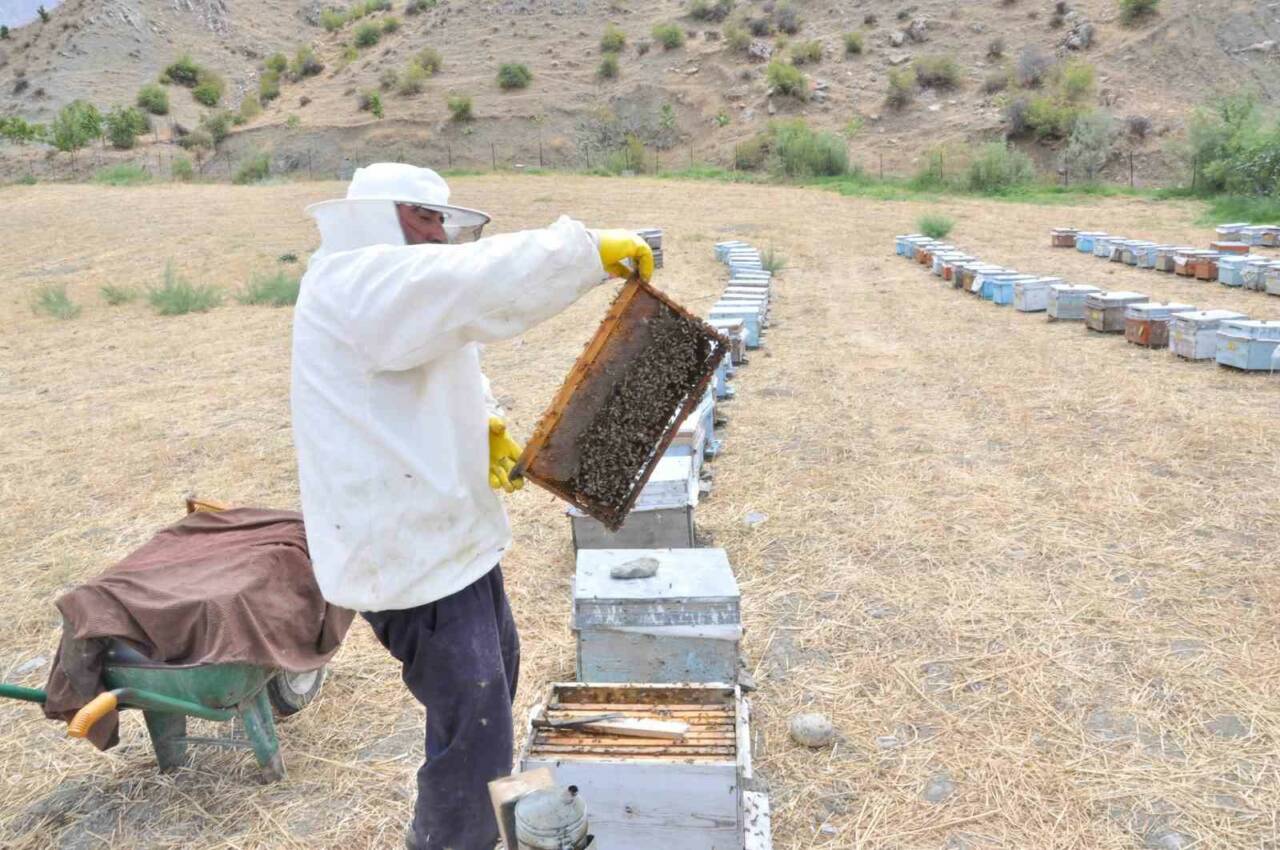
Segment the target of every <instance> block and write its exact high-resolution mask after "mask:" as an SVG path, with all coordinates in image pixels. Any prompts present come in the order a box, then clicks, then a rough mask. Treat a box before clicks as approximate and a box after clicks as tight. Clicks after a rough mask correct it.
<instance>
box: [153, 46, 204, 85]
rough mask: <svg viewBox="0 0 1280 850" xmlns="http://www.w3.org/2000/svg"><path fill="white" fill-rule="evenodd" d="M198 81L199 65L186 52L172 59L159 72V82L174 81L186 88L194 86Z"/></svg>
mask: <svg viewBox="0 0 1280 850" xmlns="http://www.w3.org/2000/svg"><path fill="white" fill-rule="evenodd" d="M199 81H200V66H199V65H197V64H196V63H195V60H194V59H192V58H191V56H190V55H189V54H186V53H184V54H182V55H181V56H179V57H178V58H177V59H175V60H173V62H171V63H170V64H169V65H168V66H167V67H166V68H165V69H164V71H162V72H161V74H160V82H162V83H176V84H178V85H180V86H186V87H187V88H195V85H196V83H198V82H199Z"/></svg>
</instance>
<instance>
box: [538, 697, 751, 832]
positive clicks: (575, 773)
mask: <svg viewBox="0 0 1280 850" xmlns="http://www.w3.org/2000/svg"><path fill="white" fill-rule="evenodd" d="M544 709H545V712H546V716H547V717H548V719H553V720H559V719H569V718H573V717H588V716H591V715H594V714H600V713H604V712H608V713H617V714H621V715H622V716H623V717H624V718H635V719H648V720H667V721H671V720H677V721H682V722H685V723H687V724H689V727H690V728H689V732H688V733H687V734H686V735H685V736H684V738H683V739H681V740H680V741H665V740H660V739H654V738H634V737H623V736H619V735H609V734H591V733H584V732H581V731H575V730H573V729H563V728H562V729H539V728H535V727H534V726H533V724H532V723H530V728H529V730H528V736H527V743H526V745H525V749H524V752H523V753H522V755H521V757H520V769H521V770H534V769H536V768H540V767H545V768H549V769H550V770H551V772H552V773H553V774H554V776H555V779H556V784H557V785H561V786H565V785H576V786H577V787H578V788H580V789H582V796H583V799H584V800H585V801H586V804H587V817H588V818H589V820H590V822H591V832H592V833H593V834H594V835H595V836H596V842H597V844H598V845H599V846H600V847H601V850H744V840H745V839H744V827H745V823H744V820H745V818H744V815H743V811H744V790H743V788H744V785H745V784H746V783H747V782H749V781H750V780H751V779H752V771H751V749H750V747H751V744H750V742H751V729H750V706H749V705H748V703H747V701H746V700H744V699H743V698H742V695H741V693H740V692H739V691H738V689H737V687H734V686H728V685H715V684H707V685H697V684H690V685H675V684H671V685H663V684H633V685H586V684H579V683H562V684H555V685H552V686H551V688H550V690H549V692H548V693H547V695H546V696H545V697H544V700H543V703H542V704H541V705H539V706H535V707H534V709H533V711H534V712H541V711H542V710H544ZM533 716H535V715H532V714H531V720H532V717H533Z"/></svg>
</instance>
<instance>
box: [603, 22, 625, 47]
mask: <svg viewBox="0 0 1280 850" xmlns="http://www.w3.org/2000/svg"><path fill="white" fill-rule="evenodd" d="M626 45H627V35H626V33H624V32H623V31H622V30H620V29H618V28H617V27H615V26H614V25H613V24H609V26H607V27H605V28H604V35H602V36H600V51H601V52H602V53H618V52H620V51H621V50H622V48H624V47H626Z"/></svg>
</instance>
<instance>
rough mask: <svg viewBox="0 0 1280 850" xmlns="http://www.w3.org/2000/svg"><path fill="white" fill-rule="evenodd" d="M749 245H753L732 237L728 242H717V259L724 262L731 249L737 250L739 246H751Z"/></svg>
mask: <svg viewBox="0 0 1280 850" xmlns="http://www.w3.org/2000/svg"><path fill="white" fill-rule="evenodd" d="M749 247H751V246H750V245H748V244H747V243H746V242H743V241H742V240H740V239H732V240H729V241H728V242H717V243H716V244H715V254H716V259H717V260H719V261H720V262H722V263H723V262H724V261H725V260H726V259H727V258H728V256H729V252H730V251H733V250H736V249H738V248H749Z"/></svg>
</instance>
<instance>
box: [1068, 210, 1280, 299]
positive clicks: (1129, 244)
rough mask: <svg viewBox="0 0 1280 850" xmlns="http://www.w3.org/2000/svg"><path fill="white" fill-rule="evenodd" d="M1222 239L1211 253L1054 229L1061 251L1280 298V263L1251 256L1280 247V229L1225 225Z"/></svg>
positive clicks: (1211, 246) (1219, 230)
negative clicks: (1264, 248) (1261, 249)
mask: <svg viewBox="0 0 1280 850" xmlns="http://www.w3.org/2000/svg"><path fill="white" fill-rule="evenodd" d="M1217 236H1218V239H1217V240H1215V241H1213V242H1210V243H1209V247H1208V248H1207V249H1206V248H1196V247H1193V246H1187V245H1168V244H1161V243H1158V242H1151V241H1147V240H1141V239H1126V238H1125V237H1123V236H1114V235H1111V234H1107V233H1099V232H1095V231H1077V230H1071V229H1069V228H1054V229H1053V230H1052V231H1050V237H1049V238H1050V244H1051V245H1052V246H1053V247H1055V248H1075V249H1076V250H1077V251H1080V252H1082V253H1085V254H1093V256H1095V257H1101V258H1103V259H1107V260H1110V261H1111V262H1114V263H1124V264H1125V265H1129V266H1134V267H1136V268H1140V269H1153V270H1155V271H1162V272H1171V273H1173V274H1176V275H1179V276H1181V277H1189V278H1194V279H1196V280H1203V281H1215V280H1216V281H1217V282H1218V283H1221V284H1222V285H1223V286H1231V287H1240V288H1243V289H1251V290H1254V291H1258V292H1266V293H1268V294H1269V295H1280V260H1278V259H1277V258H1275V257H1269V256H1264V255H1261V254H1255V253H1252V251H1251V249H1252V248H1253V247H1256V246H1267V247H1276V246H1277V245H1280V227H1277V226H1272V225H1258V226H1252V225H1248V224H1224V225H1221V226H1219V227H1218V228H1217Z"/></svg>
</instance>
